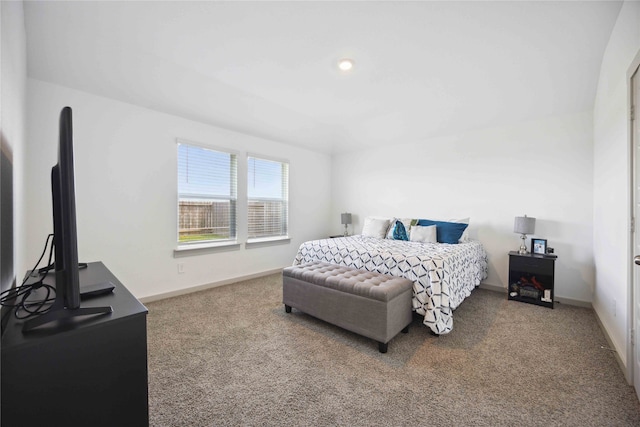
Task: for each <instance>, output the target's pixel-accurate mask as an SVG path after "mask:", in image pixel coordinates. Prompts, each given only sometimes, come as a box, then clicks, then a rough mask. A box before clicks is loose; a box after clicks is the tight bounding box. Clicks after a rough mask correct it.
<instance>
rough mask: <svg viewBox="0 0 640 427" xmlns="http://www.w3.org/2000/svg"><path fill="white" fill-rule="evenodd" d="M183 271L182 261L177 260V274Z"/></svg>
mask: <svg viewBox="0 0 640 427" xmlns="http://www.w3.org/2000/svg"><path fill="white" fill-rule="evenodd" d="M182 273H184V263H182V262H179V263H178V274H182Z"/></svg>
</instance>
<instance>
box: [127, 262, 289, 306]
mask: <svg viewBox="0 0 640 427" xmlns="http://www.w3.org/2000/svg"><path fill="white" fill-rule="evenodd" d="M281 271H282V268H275V269H273V270H266V271H262V272H259V273H253V274H247V275H245V276H238V277H234V278H231V279H225V280H220V281H218V282H213V283H206V284H204V285H198V286H191V287H189V288H184V289H178V290H177V291H170V292H164V293H161V294H156V295H150V296H147V297H142V298H139V300H140V302H141V303H143V304H145V303H148V302H153V301H159V300H163V299H167V298H173V297H177V296H180V295H187V294H191V293H193V292H199V291H204V290H205V289H211V288H217V287H218V286H224V285H230V284H232V283H236V282H242V281H244V280H251V279H256V278H258V277H263V276H269V275H271V274H275V273H280V272H281Z"/></svg>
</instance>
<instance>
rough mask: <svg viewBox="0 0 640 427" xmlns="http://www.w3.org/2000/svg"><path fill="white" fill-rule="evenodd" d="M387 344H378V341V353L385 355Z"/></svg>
mask: <svg viewBox="0 0 640 427" xmlns="http://www.w3.org/2000/svg"><path fill="white" fill-rule="evenodd" d="M387 344H388V343H386V342H379V341H378V350H380V353H386V352H387Z"/></svg>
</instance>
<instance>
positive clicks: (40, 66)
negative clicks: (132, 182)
mask: <svg viewBox="0 0 640 427" xmlns="http://www.w3.org/2000/svg"><path fill="white" fill-rule="evenodd" d="M620 7H621V3H620V2H613V1H605V2H597V1H562V2H552V1H533V2H522V1H500V2H489V1H472V2H458V1H446V2H435V1H422V2H415V1H414V2H399V1H395V2H393V1H385V2H369V1H358V2H329V1H320V2H313V1H296V2H268V1H260V2H213V1H210V2H185V1H176V2H151V1H143V2H50V1H42V2H40V1H27V2H25V26H26V33H27V64H28V74H29V77H32V78H35V79H40V80H44V81H48V82H52V83H56V84H60V85H64V86H68V87H71V88H75V89H79V90H83V91H87V92H91V93H94V94H97V95H102V96H105V97H109V98H113V99H117V100H121V101H124V102H128V103H132V104H136V105H140V106H143V107H148V108H151V109H154V110H157V111H161V112H165V113H169V114H173V115H176V116H180V117H184V118H188V119H192V120H196V121H199V122H203V123H208V124H212V125H216V126H220V127H224V128H228V129H232V130H236V131H240V132H244V133H248V134H252V135H256V136H260V137H265V138H268V139H272V140H276V141H281V142H285V143H289V144H294V145H298V146H301V147H306V148H310V149H312V150H315V151H320V152H324V153H338V152H342V151H351V150H359V149H363V148H367V147H376V146H384V145H388V144H398V143H421V142H425V141H427V140H428V139H429V138H433V137H438V136H443V135H449V134H455V133H460V132H465V131H470V130H474V129H481V128H487V127H493V126H500V125H505V124H511V123H514V122H519V121H524V120H532V119H536V118H541V117H547V116H551V115H557V114H570V113H576V112H583V111H588V110H591V109H592V108H593V104H594V98H595V93H596V86H597V83H598V75H599V72H600V64H601V62H602V55H603V52H604V49H605V47H606V44H607V42H608V40H609V36H610V34H611V30H612V28H613V26H614V24H615V20H616V18H617V16H618V13H619V11H620ZM343 57H348V58H351V59H353V61H354V62H355V67H354V69H353V70H352V71H351V72H350V73H344V72H341V71H340V70H338V68H337V62H338V60H339V59H341V58H343Z"/></svg>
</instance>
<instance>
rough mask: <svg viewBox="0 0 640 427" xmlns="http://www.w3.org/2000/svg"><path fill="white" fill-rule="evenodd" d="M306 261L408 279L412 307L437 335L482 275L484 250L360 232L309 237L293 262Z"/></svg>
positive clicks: (472, 243) (471, 244)
mask: <svg viewBox="0 0 640 427" xmlns="http://www.w3.org/2000/svg"><path fill="white" fill-rule="evenodd" d="M312 261H322V262H328V263H331V264H337V265H345V266H349V267H354V268H358V269H363V270H368V271H375V272H378V273H383V274H389V275H392V276H398V277H404V278H407V279H409V280H411V281H412V282H413V298H412V305H413V311H415V312H416V313H418V314H420V315H422V316H424V322H423V323H424V324H425V325H427V326H428V327H429V328H431V330H432V331H433V332H434V333H435V334H438V335H441V334H447V333H449V332H451V330H452V329H453V310H455V309H456V308H457V307H458V306H459V305H460V303H462V301H463V300H464V299H465V298H466V297H468V296H469V295H471V291H472V290H473V289H474V288H475V287H476V286H478V285H479V284H480V282H481V281H482V280H483V279H485V278H486V277H487V255H486V252H485V250H484V247H483V246H482V244H481V243H480V242H478V241H474V240H471V241H466V242H463V243H457V244H447V243H424V242H412V241H403V240H393V239H385V238H382V239H381V238H378V237H370V236H366V235H355V236H349V237H338V238H330V239H320V240H312V241H308V242H305V243H303V244H302V245H300V248H299V249H298V253H297V254H296V257H295V260H294V262H293V265H300V264H305V263H308V262H312Z"/></svg>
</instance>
